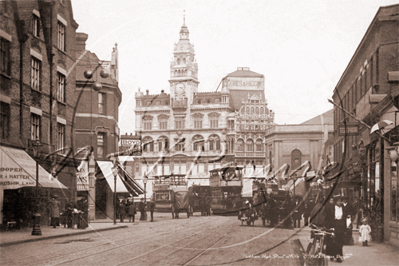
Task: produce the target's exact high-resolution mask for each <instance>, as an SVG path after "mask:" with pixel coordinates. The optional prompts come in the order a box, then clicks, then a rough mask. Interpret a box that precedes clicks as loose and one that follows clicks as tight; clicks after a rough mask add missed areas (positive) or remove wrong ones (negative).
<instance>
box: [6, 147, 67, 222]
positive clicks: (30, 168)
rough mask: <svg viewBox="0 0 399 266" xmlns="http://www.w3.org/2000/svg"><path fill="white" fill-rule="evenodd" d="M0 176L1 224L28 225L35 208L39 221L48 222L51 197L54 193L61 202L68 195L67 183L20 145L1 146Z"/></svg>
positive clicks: (63, 202)
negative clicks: (59, 179) (12, 146)
mask: <svg viewBox="0 0 399 266" xmlns="http://www.w3.org/2000/svg"><path fill="white" fill-rule="evenodd" d="M0 178H1V180H0V208H1V212H0V222H1V225H2V227H7V226H9V225H15V226H17V227H24V226H30V225H31V224H32V222H33V221H32V214H33V213H34V212H36V211H37V212H39V213H40V215H41V223H42V224H44V225H47V224H48V222H49V211H48V202H49V200H50V198H51V197H52V196H55V195H56V196H57V197H58V199H59V200H60V202H61V204H65V201H66V199H67V187H65V186H64V185H63V184H61V183H60V182H59V181H58V180H57V179H55V178H53V177H52V176H51V175H50V174H49V173H48V172H47V171H46V170H45V169H44V168H43V167H41V166H40V165H39V164H37V162H36V161H35V160H34V159H32V157H30V156H29V154H27V153H26V152H25V151H24V150H21V149H16V148H11V147H3V146H2V147H0ZM36 178H38V184H37V185H38V186H37V187H36Z"/></svg>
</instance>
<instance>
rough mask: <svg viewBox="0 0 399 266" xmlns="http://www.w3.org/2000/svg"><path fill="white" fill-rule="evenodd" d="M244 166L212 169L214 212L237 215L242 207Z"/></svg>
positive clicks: (212, 205) (211, 184)
mask: <svg viewBox="0 0 399 266" xmlns="http://www.w3.org/2000/svg"><path fill="white" fill-rule="evenodd" d="M242 169H243V166H224V167H221V168H215V169H212V170H210V171H209V172H210V177H209V185H210V187H211V193H212V202H211V208H212V213H213V214H219V215H237V214H238V211H239V210H240V208H241V207H242V203H243V202H242V194H241V193H242Z"/></svg>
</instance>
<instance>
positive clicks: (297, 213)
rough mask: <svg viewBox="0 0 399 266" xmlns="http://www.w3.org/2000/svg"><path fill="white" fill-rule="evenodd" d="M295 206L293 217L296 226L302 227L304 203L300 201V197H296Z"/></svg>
mask: <svg viewBox="0 0 399 266" xmlns="http://www.w3.org/2000/svg"><path fill="white" fill-rule="evenodd" d="M294 204H295V206H293V207H294V210H293V213H292V219H293V220H294V228H300V227H301V218H302V214H303V206H302V204H300V203H299V199H298V198H296V199H295V203H294Z"/></svg>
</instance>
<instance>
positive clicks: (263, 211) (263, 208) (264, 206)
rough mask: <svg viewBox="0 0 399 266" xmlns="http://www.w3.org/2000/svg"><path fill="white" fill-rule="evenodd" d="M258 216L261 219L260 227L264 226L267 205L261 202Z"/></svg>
mask: <svg viewBox="0 0 399 266" xmlns="http://www.w3.org/2000/svg"><path fill="white" fill-rule="evenodd" d="M260 215H261V217H262V225H263V226H266V216H267V203H266V202H263V203H262V205H261V209H260Z"/></svg>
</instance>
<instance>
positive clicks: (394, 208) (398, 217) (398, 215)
mask: <svg viewBox="0 0 399 266" xmlns="http://www.w3.org/2000/svg"><path fill="white" fill-rule="evenodd" d="M397 170H398V168H397V164H396V163H395V162H394V161H392V164H391V221H395V222H398V221H399V212H398V178H397V172H396V171H397Z"/></svg>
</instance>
